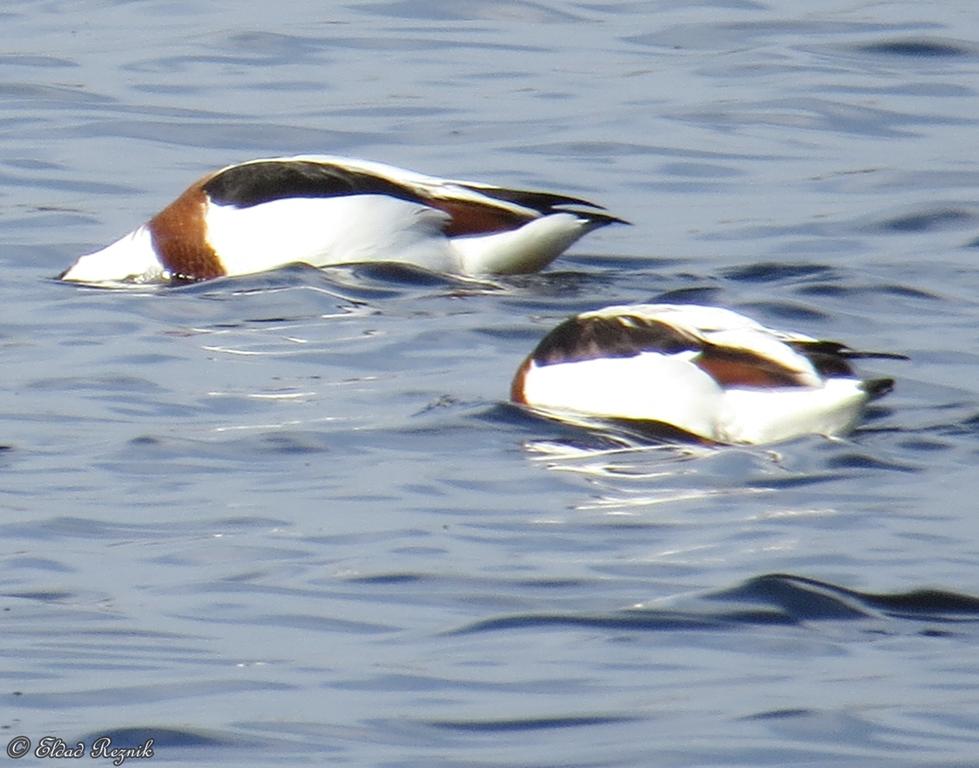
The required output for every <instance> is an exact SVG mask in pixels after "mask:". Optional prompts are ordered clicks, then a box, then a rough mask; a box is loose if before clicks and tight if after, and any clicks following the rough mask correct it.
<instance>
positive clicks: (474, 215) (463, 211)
mask: <svg viewBox="0 0 979 768" xmlns="http://www.w3.org/2000/svg"><path fill="white" fill-rule="evenodd" d="M598 208H600V206H597V205H594V204H593V203H589V202H588V201H586V200H581V199H579V198H576V197H569V196H567V195H560V194H553V193H550V192H530V191H526V190H518V189H505V188H502V187H496V186H492V185H490V184H482V183H479V182H473V181H453V180H448V179H438V178H435V177H433V176H425V175H424V174H420V173H416V172H414V171H407V170H404V169H401V168H395V167H393V166H389V165H384V164H382V163H375V162H370V161H367V160H354V159H350V158H342V157H334V156H331V155H301V156H297V157H282V158H270V159H263V160H252V161H250V162H246V163H240V164H238V165H231V166H228V167H226V168H222V169H221V170H219V171H215V172H214V173H211V174H208V175H207V176H204V177H203V178H202V179H199V180H198V181H197V182H195V183H194V184H192V185H191V186H190V187H189V188H188V189H187V190H186V191H185V192H184V193H183V194H182V195H180V197H178V198H177V199H176V200H175V201H174V202H172V203H171V204H170V205H169V206H167V207H166V208H165V209H163V210H162V211H161V212H160V213H158V214H157V215H156V216H154V217H153V218H152V219H150V220H149V221H148V222H147V223H145V224H143V225H142V226H140V227H138V228H136V229H135V230H133V231H132V232H130V233H129V234H128V235H126V236H125V237H123V238H122V239H120V240H118V241H117V242H115V243H113V244H112V245H109V246H108V247H106V248H103V249H102V250H100V251H96V252H95V253H91V254H88V255H86V256H82V257H81V258H79V259H78V260H77V261H76V262H75V263H74V264H73V265H72V266H71V267H70V268H69V269H67V270H65V271H64V272H63V273H62V274H61V275H60V278H61V279H62V280H69V281H73V282H82V283H120V282H121V283H152V282H173V281H179V282H193V281H198V280H208V279H211V278H215V277H221V276H225V275H245V274H251V273H255V272H264V271H266V270H270V269H274V268H276V267H281V266H284V265H286V264H293V263H305V264H311V265H313V266H316V267H323V266H327V265H332V264H349V263H358V262H367V261H395V262H402V263H408V264H413V265H416V266H420V267H424V268H426V269H430V270H433V271H438V272H449V273H455V274H462V275H488V274H517V273H526V272H536V271H537V270H540V269H542V268H543V267H545V266H547V265H548V264H550V263H551V262H552V261H553V260H554V259H556V258H557V257H558V256H559V255H561V253H563V252H564V251H565V250H566V249H567V248H568V247H570V246H571V245H572V244H573V243H574V242H575V241H577V240H578V239H579V238H580V237H582V236H584V235H585V234H587V233H588V232H591V231H592V230H595V229H598V228H599V227H604V226H606V225H607V224H612V223H615V222H619V223H626V222H624V221H623V220H622V219H618V218H616V217H615V216H610V215H608V214H605V213H601V212H599V211H598V210H594V209H598ZM583 209H584V210H583Z"/></svg>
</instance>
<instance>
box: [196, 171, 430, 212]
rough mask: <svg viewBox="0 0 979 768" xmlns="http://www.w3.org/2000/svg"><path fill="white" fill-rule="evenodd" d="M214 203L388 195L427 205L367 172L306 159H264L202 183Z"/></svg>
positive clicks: (247, 205)
mask: <svg viewBox="0 0 979 768" xmlns="http://www.w3.org/2000/svg"><path fill="white" fill-rule="evenodd" d="M204 192H206V193H207V195H208V196H209V197H210V198H211V200H213V201H214V202H215V203H218V204H220V205H232V206H234V207H235V208H250V207H252V206H254V205H261V204H262V203H268V202H271V201H273V200H282V199H285V198H290V197H344V196H347V195H355V194H360V195H371V194H374V195H388V196H390V197H396V198H399V199H401V200H407V201H409V202H413V203H422V204H427V201H426V200H425V198H423V197H422V196H420V195H419V194H418V193H417V192H415V191H413V190H412V189H410V188H408V187H404V186H402V185H400V184H397V183H396V182H393V181H390V180H388V179H385V178H383V177H380V176H375V175H373V174H370V173H364V172H361V171H354V170H350V169H348V168H341V167H340V166H337V165H329V164H326V163H318V162H312V161H306V160H266V161H261V162H255V163H245V164H243V165H235V166H232V167H230V168H226V169H225V170H223V171H220V172H219V173H217V174H215V175H214V176H212V177H211V178H210V179H208V180H207V181H206V182H205V183H204Z"/></svg>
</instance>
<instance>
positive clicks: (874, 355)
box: [841, 349, 911, 360]
mask: <svg viewBox="0 0 979 768" xmlns="http://www.w3.org/2000/svg"><path fill="white" fill-rule="evenodd" d="M841 354H842V355H843V356H844V357H846V358H847V359H849V360H910V359H911V358H910V357H908V356H907V355H902V354H901V353H900V352H864V351H862V350H853V349H845V350H843V351H842V352H841Z"/></svg>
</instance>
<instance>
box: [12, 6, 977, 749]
mask: <svg viewBox="0 0 979 768" xmlns="http://www.w3.org/2000/svg"><path fill="white" fill-rule="evenodd" d="M817 5H819V7H818V8H817V7H816V6H814V5H813V4H811V3H806V2H801V0H785V1H784V2H771V3H767V4H766V3H757V2H726V1H722V0H717V2H709V1H708V2H702V3H686V2H683V3H681V2H672V1H667V2H662V1H657V2H620V3H608V4H598V3H549V2H516V1H514V2H498V1H496V0H492V1H490V0H451V2H449V0H421V1H420V2H417V3H416V2H397V1H395V2H351V3H348V4H345V5H333V4H323V3H314V2H310V1H309V0H305V1H302V0H300V1H298V2H292V3H280V4H278V5H277V6H275V7H274V8H273V7H271V6H269V5H268V4H267V3H246V4H241V3H232V2H227V1H225V2H209V3H199V2H179V1H178V0H171V1H169V2H164V1H162V0H161V1H159V2H157V1H155V0H143V1H141V2H135V1H133V2H119V1H116V2H99V3H96V2H81V3H68V2H37V1H36V0H35V1H33V2H28V1H27V0H9V1H8V2H7V3H6V4H5V5H4V7H3V10H2V11H0V40H2V43H3V45H2V49H0V50H2V54H0V72H2V78H0V137H2V146H3V152H2V153H0V202H2V205H0V266H2V269H3V276H4V278H5V279H4V281H3V282H2V284H0V307H2V311H0V360H2V362H3V366H2V370H3V375H2V378H0V472H2V475H0V477H2V484H0V542H2V544H0V595H2V596H0V606H2V613H0V616H2V619H0V621H2V624H0V627H2V631H0V702H2V708H0V743H9V742H10V740H12V739H13V738H14V737H15V736H19V735H23V736H26V737H28V738H29V739H31V745H32V747H33V746H36V744H37V743H38V742H39V741H40V740H41V739H42V738H43V737H45V736H49V735H50V736H55V737H59V738H62V739H64V740H65V742H66V743H68V744H69V745H73V744H75V743H76V742H78V741H81V742H83V744H85V745H86V747H88V746H91V745H92V744H93V743H94V742H95V740H96V739H97V738H98V737H99V736H109V737H111V738H112V739H113V740H114V743H115V744H116V745H124V744H130V745H137V744H141V743H144V742H145V741H146V739H148V738H153V739H154V744H155V752H154V757H153V759H152V764H156V763H165V764H179V765H188V766H189V765H195V766H200V765H213V764H226V765H242V764H245V765H283V764H288V765H325V764H330V765H333V764H336V765H365V766H366V765H371V766H418V767H419V768H422V767H424V768H428V767H429V766H432V765H445V766H474V765H479V766H558V765H576V766H653V765H655V766H732V765H743V766H761V765H771V766H785V765H812V766H823V765H833V766H854V768H856V767H860V768H863V767H865V766H883V765H887V766H938V765H942V766H949V765H963V766H965V765H975V764H976V761H977V755H979V601H977V597H979V515H977V514H976V502H975V499H976V497H977V496H979V481H977V479H976V472H975V467H976V465H977V459H979V384H977V376H976V372H977V370H979V357H977V348H976V342H977V332H976V328H977V327H979V301H977V297H979V271H977V269H976V267H975V263H976V261H977V259H979V250H977V248H979V204H977V203H976V190H977V188H979V160H977V159H976V151H975V147H976V136H977V135H979V134H977V129H979V99H977V88H979V85H977V84H979V79H977V75H979V17H977V15H976V13H975V8H974V3H973V2H971V0H968V1H967V0H954V1H953V2H946V3H939V4H929V5H924V4H908V3H899V2H895V1H891V2H887V1H886V0H885V2H875V3H871V2H862V3H861V2H858V3H856V4H853V3H823V4H817ZM299 152H330V153H337V154H348V155H354V156H361V157H369V158H373V159H377V160H381V161H386V162H390V163H394V164H396V165H401V166H405V167H409V168H417V169H419V170H423V171H427V172H429V173H433V174H437V175H444V176H454V177H463V178H466V177H469V178H476V179H484V180H487V181H493V182H497V183H501V184H511V185H518V186H527V187H539V188H544V189H553V190H556V191H562V192H567V193H569V194H573V195H579V196H583V197H586V198H589V199H594V200H595V201H596V202H600V203H603V204H605V205H607V206H608V208H609V210H610V211H611V212H613V213H614V214H615V215H618V216H621V217H623V218H626V219H629V220H630V221H632V222H634V226H632V227H609V228H607V229H604V230H602V231H601V232H599V233H596V234H594V235H591V236H590V237H589V238H587V239H586V240H584V241H582V242H581V243H579V244H578V245H577V246H576V247H575V248H574V249H573V250H572V252H571V253H569V254H568V255H567V257H565V258H563V259H562V260H560V261H559V262H558V263H556V264H555V265H554V266H553V267H552V268H550V269H549V270H548V271H546V272H545V273H543V274H540V275H532V276H526V277H519V278H511V279H506V280H496V281H492V282H475V283H474V282H471V281H462V280H458V279H453V278H449V277H440V276H437V275H429V274H425V273H422V272H417V271H413V270H410V269H405V268H394V267H385V266H372V267H344V268H337V269H333V270H330V271H324V272H320V271H316V270H312V269H306V268H292V269H286V270H282V271H280V272H277V273H274V274H267V275H259V276H253V277H248V278H242V279H235V280H221V281H215V282H212V283H207V284H200V285H195V286H189V287H184V288H177V289H169V290H157V291H145V292H139V291H132V292H117V291H104V290H92V289H87V288H82V287H76V286H69V285H63V284H60V283H58V282H56V281H54V280H53V279H52V276H53V275H56V274H57V273H58V272H59V271H60V270H62V269H64V268H65V267H66V266H67V265H68V264H70V263H71V262H72V261H73V260H74V258H75V257H76V256H77V255H79V254H80V253H83V252H86V251H88V250H91V249H94V248H96V247H99V246H101V245H104V244H106V243H108V242H110V241H111V240H114V239H115V238H116V237H118V236H119V235H121V234H123V233H124V232H126V231H128V230H129V229H131V228H132V227H133V226H134V225H136V224H137V223H139V222H141V221H142V220H144V219H145V218H146V217H147V216H148V215H150V214H152V213H153V212H155V211H156V210H158V209H159V208H160V207H161V206H162V205H164V204H165V203H167V202H168V201H169V200H170V199H172V198H173V197H174V196H175V195H176V194H177V193H179V192H180V191H181V190H182V189H183V188H184V187H185V186H186V185H187V184H188V183H189V182H190V181H192V180H193V179H194V178H196V177H197V176H198V175H200V174H201V173H203V172H205V171H207V170H210V169H213V168H216V167H219V166H221V165H224V164H226V163H231V162H235V161H239V160H244V159H248V158H252V157H260V156H269V155H280V154H290V153H299ZM665 300H668V301H689V302H694V301H695V302H708V303H716V304H721V305H724V306H728V307H732V308H735V309H739V310H741V311H744V312H747V313H749V314H751V315H752V316H754V317H756V318H758V319H759V320H761V321H763V322H766V323H768V324H774V325H777V326H782V327H787V328H792V329H796V330H800V331H803V332H806V333H810V334H813V335H818V336H822V337H827V338H833V339H841V340H845V341H847V342H849V343H851V344H852V345H854V346H857V347H862V348H868V349H876V350H885V351H896V352H902V353H905V354H908V355H909V356H910V358H911V359H910V361H909V362H901V361H893V360H879V361H867V365H865V366H864V370H865V371H866V372H867V373H868V374H870V375H877V376H894V377H895V378H896V379H897V389H896V391H895V392H894V394H893V395H891V396H890V397H889V398H887V399H886V400H883V401H881V402H880V404H879V405H878V406H876V407H875V408H874V409H873V410H872V411H871V413H870V414H869V415H868V419H867V422H866V424H865V426H864V427H863V428H861V429H860V430H859V431H857V432H856V433H855V434H854V435H853V436H852V437H851V438H849V439H847V440H837V441H829V440H825V439H822V438H816V437H813V438H809V439H805V440H798V441H794V442H792V443H788V444H785V445H779V446H776V447H774V448H769V449H764V448H761V449H730V450H722V451H714V452H708V453H691V452H686V451H680V450H676V449H669V448H667V449H663V448H645V449H641V448H629V447H628V446H624V445H622V444H621V443H619V442H617V441H615V440H613V439H611V438H610V437H608V436H603V435H596V434H583V433H580V432H576V431H574V430H572V429H570V428H567V427H563V426H560V425H556V424H553V423H548V422H543V421H538V420H536V419H533V418H531V417H529V416H527V415H525V414H523V413H522V412H520V411H519V410H517V409H514V408H511V407H510V406H508V405H506V403H505V399H506V395H507V390H508V384H509V378H510V376H511V374H512V372H513V370H514V369H515V368H516V366H517V365H518V364H519V362H520V360H521V359H522V358H523V356H524V355H525V354H526V353H527V352H528V351H529V350H530V349H531V348H532V346H533V345H534V344H535V343H536V341H537V340H538V339H539V338H540V336H541V335H542V334H543V333H544V332H545V331H546V330H547V329H548V328H550V327H552V326H553V325H554V324H555V323H556V322H558V320H560V319H561V318H563V317H564V316H566V315H568V314H570V313H573V312H577V311H581V310H585V309H593V308H597V307H600V306H603V305H606V304H611V303H624V302H631V301H665ZM25 761H26V762H31V763H36V762H37V761H36V760H35V758H33V757H28V758H25ZM56 762H58V761H56ZM127 764H148V763H147V762H146V761H132V762H130V763H127Z"/></svg>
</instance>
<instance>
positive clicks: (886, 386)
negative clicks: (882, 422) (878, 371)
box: [860, 378, 894, 400]
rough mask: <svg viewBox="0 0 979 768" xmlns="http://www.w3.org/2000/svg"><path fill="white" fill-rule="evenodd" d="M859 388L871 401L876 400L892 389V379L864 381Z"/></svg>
mask: <svg viewBox="0 0 979 768" xmlns="http://www.w3.org/2000/svg"><path fill="white" fill-rule="evenodd" d="M860 386H861V387H862V388H863V391H864V392H866V393H867V394H868V395H870V399H871V400H877V399H878V398H881V397H883V396H884V395H886V394H887V393H888V392H890V391H891V390H892V389H894V379H886V378H885V379H865V380H864V381H862V382H861V383H860Z"/></svg>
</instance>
